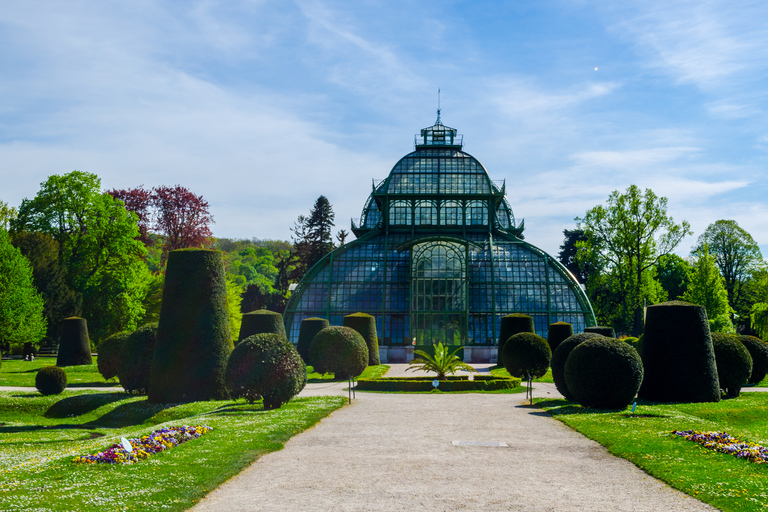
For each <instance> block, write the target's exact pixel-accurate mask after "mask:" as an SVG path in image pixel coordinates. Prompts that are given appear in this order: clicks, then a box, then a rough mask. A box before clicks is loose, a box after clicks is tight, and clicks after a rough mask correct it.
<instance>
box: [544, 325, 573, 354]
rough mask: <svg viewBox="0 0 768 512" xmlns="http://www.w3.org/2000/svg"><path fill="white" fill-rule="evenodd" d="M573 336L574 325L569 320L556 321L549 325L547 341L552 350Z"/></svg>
mask: <svg viewBox="0 0 768 512" xmlns="http://www.w3.org/2000/svg"><path fill="white" fill-rule="evenodd" d="M571 336H573V326H572V325H571V324H569V323H568V322H555V323H553V324H550V325H549V330H548V331H547V343H549V348H550V350H552V352H553V353H554V352H555V349H556V348H557V347H558V346H560V344H561V343H562V342H563V341H565V340H566V339H568V338H570V337H571Z"/></svg>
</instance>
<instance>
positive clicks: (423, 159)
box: [285, 111, 595, 362]
mask: <svg viewBox="0 0 768 512" xmlns="http://www.w3.org/2000/svg"><path fill="white" fill-rule="evenodd" d="M462 142H463V136H461V135H457V131H456V130H455V129H453V128H449V127H447V126H445V125H443V124H442V122H441V120H440V112H439V111H438V116H437V121H436V122H435V124H434V125H433V126H430V127H428V128H424V129H423V130H421V135H420V136H419V135H417V136H416V140H415V150H414V151H413V152H412V153H409V154H407V155H405V156H404V157H403V158H401V159H400V161H399V162H397V164H395V166H394V167H393V168H392V171H391V172H390V173H389V176H388V177H387V178H386V179H384V180H382V181H380V182H378V183H377V182H374V183H373V188H372V191H371V194H370V196H369V197H368V199H367V200H366V202H365V206H364V207H363V212H362V216H361V218H360V219H353V220H352V232H353V233H354V234H355V236H356V237H357V238H356V239H355V240H354V241H352V242H349V243H347V244H345V245H343V246H341V247H339V248H337V249H336V250H334V251H333V252H331V253H330V254H328V255H326V256H325V258H323V259H322V260H321V261H320V262H318V263H317V264H316V265H315V266H314V267H312V268H311V269H310V270H309V272H307V274H306V275H305V276H304V277H303V279H302V280H301V282H300V283H299V284H298V286H297V287H296V289H295V290H294V292H293V294H292V295H291V298H290V300H289V302H288V305H287V307H286V310H285V322H286V332H287V334H288V336H289V339H290V340H291V341H292V342H293V343H296V342H297V340H298V336H299V326H300V324H301V321H302V320H303V319H305V318H309V317H322V318H326V319H328V320H329V321H330V323H331V325H341V324H342V320H343V317H344V316H345V315H348V314H351V313H355V312H364V313H368V314H371V315H373V316H374V317H376V325H377V329H378V336H379V346H380V352H381V354H380V355H381V359H382V362H386V361H388V362H397V361H408V360H410V359H411V358H412V357H413V349H414V348H419V349H425V348H427V347H430V346H431V345H432V344H433V343H437V342H442V343H443V344H448V345H451V346H457V347H459V346H460V347H462V350H461V351H460V352H459V353H460V354H461V355H462V357H463V359H464V360H465V361H471V362H494V361H495V360H496V356H497V354H496V345H497V343H498V335H499V327H500V321H501V317H503V316H504V315H507V314H510V313H525V314H527V315H531V316H532V317H533V319H534V325H535V329H536V332H537V333H538V334H539V335H541V336H544V337H546V336H547V330H548V326H549V324H551V323H553V322H568V323H571V324H572V325H573V329H574V332H581V331H582V330H583V329H584V327H586V326H591V325H595V317H594V313H593V312H592V308H591V306H590V304H589V300H588V299H587V297H586V295H585V294H584V292H583V291H582V289H581V288H580V286H579V284H578V282H577V281H576V279H575V278H574V277H573V276H572V275H571V274H570V273H569V272H568V270H566V269H565V267H563V266H562V265H561V264H560V263H559V262H558V261H557V260H556V259H555V258H553V257H551V256H550V255H548V254H547V253H545V252H544V251H542V250H541V249H538V248H537V247H534V246H533V245H531V244H529V243H527V242H525V241H524V240H523V229H524V222H523V221H520V222H519V223H517V222H516V221H515V217H514V215H513V213H512V208H511V207H510V205H509V202H508V201H507V199H506V197H505V183H504V182H503V181H501V182H499V181H492V180H491V179H490V177H489V176H488V172H487V171H486V170H485V167H483V165H482V164H481V163H480V162H479V161H477V159H475V158H474V157H473V156H472V155H470V154H468V153H466V152H464V151H462V147H463V144H462Z"/></svg>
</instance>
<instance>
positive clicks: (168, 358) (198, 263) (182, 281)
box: [149, 249, 233, 403]
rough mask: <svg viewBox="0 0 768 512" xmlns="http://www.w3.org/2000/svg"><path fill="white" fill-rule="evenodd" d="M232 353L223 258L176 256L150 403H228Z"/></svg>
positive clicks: (203, 253) (195, 252) (193, 252)
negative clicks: (227, 376) (227, 373)
mask: <svg viewBox="0 0 768 512" xmlns="http://www.w3.org/2000/svg"><path fill="white" fill-rule="evenodd" d="M232 348H233V344H232V340H231V337H230V330H229V310H228V306H227V282H226V278H225V274H224V259H223V258H222V255H221V252H219V251H209V250H206V249H180V250H178V251H171V252H170V253H169V254H168V266H167V268H166V272H165V284H164V285H163V300H162V305H161V307H160V322H159V325H158V327H157V345H156V346H155V356H154V358H153V360H152V375H151V378H150V383H149V401H150V402H153V403H178V402H193V401H200V400H223V399H225V398H227V396H228V392H227V386H226V383H225V382H224V371H225V370H226V369H227V358H228V357H229V353H230V352H232Z"/></svg>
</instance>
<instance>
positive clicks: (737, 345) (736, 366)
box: [712, 332, 752, 398]
mask: <svg viewBox="0 0 768 512" xmlns="http://www.w3.org/2000/svg"><path fill="white" fill-rule="evenodd" d="M712 346H713V347H714V349H715V363H716V364H717V376H718V378H719V379H720V388H721V389H722V390H723V391H725V395H726V396H728V397H731V398H733V397H737V396H739V393H740V392H741V388H742V387H743V386H744V385H745V384H746V383H747V381H749V376H750V374H751V373H752V356H751V355H749V351H748V350H747V347H745V346H744V344H743V343H741V341H739V337H738V336H737V335H735V334H726V333H723V332H715V333H712Z"/></svg>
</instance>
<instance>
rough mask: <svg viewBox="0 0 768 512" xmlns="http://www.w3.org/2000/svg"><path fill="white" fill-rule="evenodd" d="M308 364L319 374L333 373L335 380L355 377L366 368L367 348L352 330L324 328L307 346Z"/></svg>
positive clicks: (358, 334)
mask: <svg viewBox="0 0 768 512" xmlns="http://www.w3.org/2000/svg"><path fill="white" fill-rule="evenodd" d="M309 363H310V364H311V365H312V366H313V367H314V369H315V371H316V372H319V373H333V374H334V375H335V377H336V378H337V379H346V378H349V377H357V376H358V375H360V374H361V373H363V370H365V367H366V366H368V346H367V345H366V344H365V340H364V339H363V337H362V336H361V335H360V333H359V332H357V331H356V330H354V329H351V328H349V327H339V326H331V327H326V328H325V329H323V330H322V331H320V332H319V333H317V335H316V336H315V337H314V339H313V340H312V344H311V345H310V346H309Z"/></svg>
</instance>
